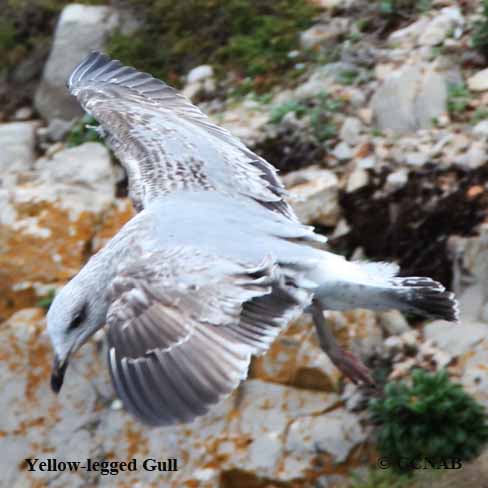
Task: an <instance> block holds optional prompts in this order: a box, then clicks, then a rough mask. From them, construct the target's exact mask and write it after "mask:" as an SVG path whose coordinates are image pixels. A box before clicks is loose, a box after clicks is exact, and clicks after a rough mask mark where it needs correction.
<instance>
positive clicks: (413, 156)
mask: <svg viewBox="0 0 488 488" xmlns="http://www.w3.org/2000/svg"><path fill="white" fill-rule="evenodd" d="M404 158H405V163H407V164H408V165H410V166H423V165H424V164H425V163H426V162H427V161H428V160H429V154H426V153H421V152H408V153H406V154H405V156H404Z"/></svg>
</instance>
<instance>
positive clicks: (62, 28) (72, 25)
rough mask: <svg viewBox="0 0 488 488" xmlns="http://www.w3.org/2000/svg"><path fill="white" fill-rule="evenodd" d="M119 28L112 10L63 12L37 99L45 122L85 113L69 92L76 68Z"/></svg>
mask: <svg viewBox="0 0 488 488" xmlns="http://www.w3.org/2000/svg"><path fill="white" fill-rule="evenodd" d="M117 25H118V14H117V12H116V11H115V10H113V9H112V8H111V7H106V6H94V5H81V4H76V3H75V4H71V5H68V6H66V7H65V8H64V9H63V11H62V12H61V16H60V17H59V21H58V25H57V27H56V31H55V34H54V41H53V46H52V49H51V52H50V54H49V58H48V60H47V63H46V65H45V67H44V72H43V75H42V79H41V83H40V85H39V88H38V90H37V92H36V95H35V107H36V109H37V111H38V112H39V113H40V114H41V115H42V117H43V118H44V119H46V120H51V119H54V118H60V119H63V120H71V119H73V118H74V117H78V116H80V115H81V114H82V109H81V107H80V105H79V104H78V102H77V101H76V99H75V98H74V97H72V96H71V95H70V94H69V92H68V90H67V88H66V81H67V79H68V76H69V75H70V73H71V71H72V70H73V68H74V67H75V66H76V65H77V64H78V63H79V62H80V61H81V60H82V59H83V58H84V57H85V56H87V55H88V54H89V53H90V51H92V50H94V49H95V50H96V49H101V48H102V47H103V43H104V41H105V39H106V38H107V35H108V34H109V33H110V32H111V31H112V30H113V29H114V28H115V27H116V26H117Z"/></svg>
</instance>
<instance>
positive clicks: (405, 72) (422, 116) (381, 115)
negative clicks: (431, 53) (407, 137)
mask: <svg viewBox="0 0 488 488" xmlns="http://www.w3.org/2000/svg"><path fill="white" fill-rule="evenodd" d="M371 108H372V110H373V114H374V117H375V119H376V122H377V125H378V127H379V129H381V130H387V129H390V130H392V131H394V132H397V133H408V132H414V131H416V130H418V129H426V128H430V127H432V121H433V119H435V118H437V117H440V116H441V115H442V114H444V113H445V112H446V110H447V83H446V80H445V78H444V76H443V75H442V74H441V73H440V72H437V71H436V70H435V69H434V68H433V66H432V65H430V64H428V63H418V64H412V65H405V66H403V68H401V69H399V70H396V71H394V72H393V73H391V74H390V75H389V76H387V77H386V79H385V80H384V82H383V83H382V84H381V85H380V86H379V87H378V88H377V90H376V92H375V94H374V95H373V98H372V101H371Z"/></svg>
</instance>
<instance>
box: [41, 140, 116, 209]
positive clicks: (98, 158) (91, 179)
mask: <svg viewBox="0 0 488 488" xmlns="http://www.w3.org/2000/svg"><path fill="white" fill-rule="evenodd" d="M35 167H36V169H37V170H38V171H39V174H40V177H41V179H42V180H43V181H45V182H49V183H50V182H52V183H62V184H66V185H73V186H79V187H83V188H87V189H89V190H93V191H94V192H97V193H98V194H99V195H100V196H102V197H108V199H109V200H110V201H112V200H113V199H114V197H115V183H116V175H115V171H114V168H113V166H112V162H111V159H110V153H109V151H108V149H107V148H106V147H105V146H104V145H103V144H100V143H98V142H85V143H84V144H81V145H80V146H75V147H72V148H69V149H65V150H63V151H59V152H57V153H55V154H54V156H53V157H52V159H45V158H41V159H39V160H37V161H36V163H35Z"/></svg>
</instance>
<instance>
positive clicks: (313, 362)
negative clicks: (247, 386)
mask: <svg viewBox="0 0 488 488" xmlns="http://www.w3.org/2000/svg"><path fill="white" fill-rule="evenodd" d="M250 377H251V378H257V379H261V380H264V381H267V382H273V383H280V384H285V385H291V386H296V387H298V388H304V389H307V390H315V391H329V392H333V391H335V390H336V388H337V387H336V385H337V383H338V382H339V380H340V378H341V374H340V372H339V371H338V370H337V369H336V368H335V366H334V365H333V364H332V361H331V360H330V359H329V357H328V356H327V355H326V354H325V353H324V352H323V351H322V349H321V348H320V346H319V342H318V338H317V334H316V332H315V326H314V325H313V324H312V323H311V321H310V318H309V317H307V316H302V317H300V318H299V319H298V320H296V321H295V322H293V323H292V324H291V325H290V326H289V327H288V328H287V329H286V330H285V331H283V333H282V334H280V335H279V336H278V337H277V339H276V340H275V341H274V342H273V344H271V347H270V349H269V351H268V353H267V354H264V355H263V356H259V357H255V358H254V359H253V361H252V368H251V373H250Z"/></svg>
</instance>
